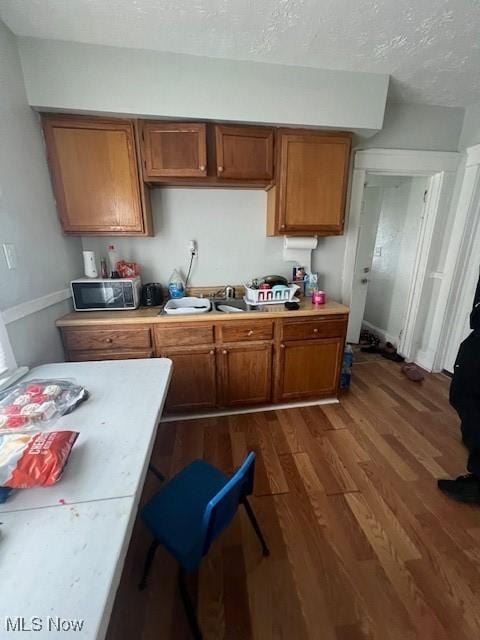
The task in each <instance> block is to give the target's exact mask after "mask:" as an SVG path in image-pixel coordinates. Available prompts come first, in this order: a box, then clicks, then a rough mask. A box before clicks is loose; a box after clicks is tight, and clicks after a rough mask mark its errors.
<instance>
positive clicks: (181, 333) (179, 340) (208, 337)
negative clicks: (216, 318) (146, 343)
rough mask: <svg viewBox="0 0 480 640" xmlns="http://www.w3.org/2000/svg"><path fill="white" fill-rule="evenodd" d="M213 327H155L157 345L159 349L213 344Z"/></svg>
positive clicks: (185, 325)
mask: <svg viewBox="0 0 480 640" xmlns="http://www.w3.org/2000/svg"><path fill="white" fill-rule="evenodd" d="M212 343H213V325H191V324H186V323H182V324H177V325H174V326H172V327H168V326H157V327H155V345H156V347H157V350H158V348H159V347H178V346H184V345H185V346H188V345H200V344H212Z"/></svg>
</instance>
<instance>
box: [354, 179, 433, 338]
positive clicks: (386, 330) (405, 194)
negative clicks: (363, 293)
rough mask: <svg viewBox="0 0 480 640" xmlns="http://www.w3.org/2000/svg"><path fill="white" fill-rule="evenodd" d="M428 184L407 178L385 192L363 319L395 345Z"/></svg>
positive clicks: (401, 320)
mask: <svg viewBox="0 0 480 640" xmlns="http://www.w3.org/2000/svg"><path fill="white" fill-rule="evenodd" d="M378 181H379V182H381V178H379V179H378ZM390 182H391V180H390ZM388 184H389V183H388V182H387V183H386V185H388ZM425 184H426V180H425V178H408V179H403V180H401V181H400V182H399V183H398V185H397V186H385V187H384V189H383V200H382V207H381V213H380V219H379V223H378V231H377V238H376V247H377V248H379V249H380V250H381V256H374V258H373V262H372V270H371V273H370V275H369V278H370V283H369V285H368V293H367V302H366V305H365V315H364V319H365V320H366V321H367V322H368V323H369V324H371V325H373V326H374V327H376V328H378V329H379V330H380V331H381V332H382V333H383V334H384V335H385V336H386V339H388V340H390V341H391V342H393V343H398V339H399V337H400V332H401V330H402V329H403V323H404V319H405V311H406V306H407V300H408V293H409V290H410V285H411V274H412V269H413V265H414V260H415V249H416V242H417V238H418V230H419V226H420V216H421V212H422V210H423V193H424V190H425Z"/></svg>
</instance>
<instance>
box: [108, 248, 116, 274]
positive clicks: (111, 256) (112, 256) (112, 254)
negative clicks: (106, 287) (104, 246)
mask: <svg viewBox="0 0 480 640" xmlns="http://www.w3.org/2000/svg"><path fill="white" fill-rule="evenodd" d="M108 262H109V264H110V276H111V277H113V276H112V274H113V273H116V272H117V262H118V253H117V250H116V249H115V245H114V244H109V245H108Z"/></svg>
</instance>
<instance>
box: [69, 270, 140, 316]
mask: <svg viewBox="0 0 480 640" xmlns="http://www.w3.org/2000/svg"><path fill="white" fill-rule="evenodd" d="M141 287H142V281H141V279H140V276H137V277H135V278H121V279H118V280H111V279H109V278H79V279H78V280H72V282H71V283H70V289H71V291H72V298H73V307H74V309H75V311H121V310H127V309H136V308H137V307H138V306H139V305H140V293H141Z"/></svg>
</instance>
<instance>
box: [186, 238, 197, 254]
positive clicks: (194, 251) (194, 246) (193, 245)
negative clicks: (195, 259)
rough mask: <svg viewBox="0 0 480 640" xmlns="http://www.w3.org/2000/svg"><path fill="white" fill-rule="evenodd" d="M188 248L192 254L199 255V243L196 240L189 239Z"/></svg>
mask: <svg viewBox="0 0 480 640" xmlns="http://www.w3.org/2000/svg"><path fill="white" fill-rule="evenodd" d="M188 250H189V252H190V253H191V254H192V256H196V255H197V243H196V242H195V240H189V241H188Z"/></svg>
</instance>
